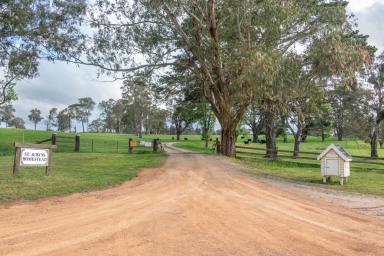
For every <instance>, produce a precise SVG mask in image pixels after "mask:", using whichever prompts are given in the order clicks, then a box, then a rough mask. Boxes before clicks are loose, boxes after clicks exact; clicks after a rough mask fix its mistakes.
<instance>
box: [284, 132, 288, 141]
mask: <svg viewBox="0 0 384 256" xmlns="http://www.w3.org/2000/svg"><path fill="white" fill-rule="evenodd" d="M284 143H288V134H287V131H285V132H284Z"/></svg>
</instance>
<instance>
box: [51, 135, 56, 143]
mask: <svg viewBox="0 0 384 256" xmlns="http://www.w3.org/2000/svg"><path fill="white" fill-rule="evenodd" d="M51 144H52V145H56V133H52V137H51Z"/></svg>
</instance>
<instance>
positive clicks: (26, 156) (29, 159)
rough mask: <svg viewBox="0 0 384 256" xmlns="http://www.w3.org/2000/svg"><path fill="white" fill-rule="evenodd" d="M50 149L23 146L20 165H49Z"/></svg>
mask: <svg viewBox="0 0 384 256" xmlns="http://www.w3.org/2000/svg"><path fill="white" fill-rule="evenodd" d="M48 158H49V149H34V148H22V149H21V156H20V165H30V166H48V160H49V159H48Z"/></svg>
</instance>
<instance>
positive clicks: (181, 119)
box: [172, 99, 197, 140]
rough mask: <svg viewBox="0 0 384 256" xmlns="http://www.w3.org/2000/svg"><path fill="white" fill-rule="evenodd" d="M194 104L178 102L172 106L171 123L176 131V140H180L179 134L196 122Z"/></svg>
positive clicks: (183, 101)
mask: <svg viewBox="0 0 384 256" xmlns="http://www.w3.org/2000/svg"><path fill="white" fill-rule="evenodd" d="M196 108H197V106H196V104H195V103H194V102H191V101H186V100H183V99H181V100H179V101H177V102H176V104H175V105H174V110H173V113H172V123H173V125H174V126H175V129H176V140H180V136H181V134H182V133H183V132H184V131H185V130H186V129H188V128H190V126H191V125H192V124H193V123H194V122H195V121H196V119H197V111H196Z"/></svg>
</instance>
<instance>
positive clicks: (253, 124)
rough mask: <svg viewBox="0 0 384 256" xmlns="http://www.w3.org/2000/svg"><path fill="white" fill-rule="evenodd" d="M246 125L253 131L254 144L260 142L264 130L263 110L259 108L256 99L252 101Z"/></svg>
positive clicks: (245, 120) (245, 117)
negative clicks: (260, 135)
mask: <svg viewBox="0 0 384 256" xmlns="http://www.w3.org/2000/svg"><path fill="white" fill-rule="evenodd" d="M244 123H245V124H246V125H247V126H249V128H251V130H252V142H253V143H258V142H259V134H260V133H261V131H262V130H263V128H264V125H265V122H264V115H263V110H262V109H261V108H260V106H258V104H257V102H256V101H255V99H253V100H252V102H251V105H250V106H249V108H248V110H247V112H246V113H245V116H244Z"/></svg>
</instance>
